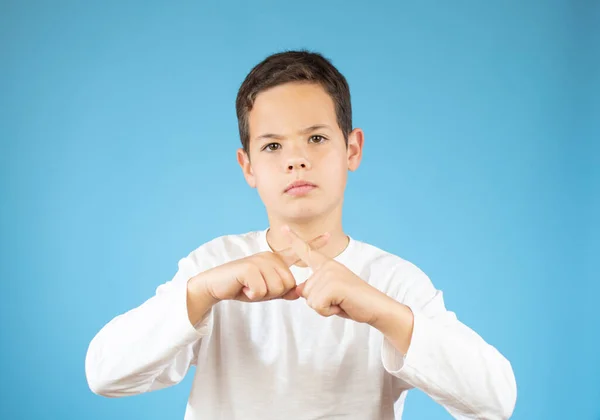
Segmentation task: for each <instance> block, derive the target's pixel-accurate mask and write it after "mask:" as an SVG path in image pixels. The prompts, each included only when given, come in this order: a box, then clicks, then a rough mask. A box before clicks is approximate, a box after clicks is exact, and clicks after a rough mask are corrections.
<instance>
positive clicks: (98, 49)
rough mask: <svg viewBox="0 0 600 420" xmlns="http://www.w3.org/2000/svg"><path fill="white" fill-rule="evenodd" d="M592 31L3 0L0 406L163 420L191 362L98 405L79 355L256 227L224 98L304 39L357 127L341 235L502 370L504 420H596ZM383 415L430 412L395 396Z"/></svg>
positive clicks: (583, 16)
mask: <svg viewBox="0 0 600 420" xmlns="http://www.w3.org/2000/svg"><path fill="white" fill-rule="evenodd" d="M417 3H418V4H417ZM599 28H600V7H599V3H598V2H592V1H588V2H586V1H572V2H567V1H517V0H514V1H503V2H497V3H494V2H479V1H472V2H467V1H455V2H442V1H439V2H429V1H424V2H406V1H403V2H391V1H389V2H373V3H370V4H368V3H367V2H366V1H364V2H348V1H335V2H331V1H305V2H280V3H278V2H248V3H247V4H246V3H244V2H239V3H237V2H231V1H229V2H216V1H205V2H200V1H197V2H182V1H180V2H164V3H156V2H152V3H150V2H143V1H128V2H121V1H102V2H100V1H97V2H84V1H66V0H65V1H54V2H50V1H8V2H7V1H2V2H1V6H0V48H1V49H0V53H1V66H0V76H1V77H0V139H1V150H0V171H1V200H2V201H1V208H0V215H1V217H0V229H1V231H0V233H1V244H0V245H1V249H0V251H1V254H0V255H1V262H2V263H1V266H0V270H1V271H0V279H1V281H2V293H0V314H1V317H2V329H1V334H2V336H1V339H2V341H1V345H2V349H1V351H0V355H1V358H0V369H1V371H2V375H3V378H2V381H0V399H1V404H0V417H1V418H6V419H17V418H18V419H34V418H35V419H58V418H60V419H84V418H85V419H113V418H123V419H164V418H183V413H184V409H185V403H186V400H187V396H188V391H189V389H190V385H191V379H192V373H193V372H190V375H188V377H186V379H185V380H184V381H183V383H181V384H180V385H178V386H175V387H172V388H169V389H167V390H163V391H159V392H156V393H151V394H146V395H141V396H136V397H130V398H126V399H106V398H103V397H99V396H96V395H94V394H92V393H91V391H90V390H89V389H88V387H87V384H86V380H85V376H84V358H85V353H86V350H87V346H88V344H89V341H90V340H91V339H92V337H93V336H94V334H95V333H96V332H97V331H98V330H99V329H100V328H101V327H102V326H103V325H104V324H105V323H106V322H108V321H109V320H110V319H111V318H112V317H113V316H116V315H117V314H119V313H122V312H125V311H127V310H128V309H131V308H133V307H135V306H137V305H139V304H141V303H142V302H143V301H144V300H146V299H147V298H148V297H150V296H151V295H152V294H153V293H154V290H155V288H156V287H157V286H158V285H159V284H161V283H163V282H165V281H168V280H170V279H171V277H172V276H173V275H174V273H175V271H176V268H177V261H178V259H179V258H181V257H182V256H185V255H187V253H188V252H189V251H191V250H192V249H194V248H196V247H197V246H199V245H200V244H201V243H203V242H205V241H207V240H209V239H212V238H213V237H215V236H220V235H223V234H227V233H241V232H245V231H248V230H254V229H262V228H264V227H266V217H265V214H264V208H263V206H262V204H261V202H260V201H259V198H258V195H257V194H256V191H255V190H252V189H250V188H248V187H247V186H246V184H245V182H244V180H243V178H242V175H241V172H240V170H239V168H238V166H237V163H236V160H235V150H236V148H237V147H239V138H238V132H237V121H236V119H235V108H234V101H235V95H236V92H237V89H238V87H239V84H240V83H241V82H242V80H243V78H244V77H245V75H246V73H247V72H248V71H249V70H250V68H251V67H252V66H254V65H255V64H256V63H258V62H259V61H260V60H262V59H263V58H264V57H266V56H267V55H268V54H270V53H273V52H277V51H280V50H283V49H292V48H309V49H312V50H315V51H319V52H322V53H323V54H324V55H326V56H327V57H329V58H330V59H332V61H333V63H334V64H335V65H336V66H338V68H339V69H340V70H341V71H342V72H343V73H344V74H345V75H346V77H347V78H348V81H349V83H350V86H351V91H352V99H353V106H354V125H355V126H357V127H361V128H363V129H364V130H365V132H366V143H365V157H364V160H363V164H362V166H361V168H360V169H359V170H358V171H357V172H356V173H353V174H351V176H350V184H349V186H348V190H347V198H346V210H345V215H344V223H345V228H346V229H347V231H348V232H349V233H350V234H351V235H353V236H354V237H355V238H357V239H361V240H365V241H368V242H370V243H373V244H375V245H377V246H380V247H382V248H384V249H386V250H388V251H391V252H394V253H396V254H397V255H400V256H402V257H403V258H406V259H408V260H410V261H412V262H414V263H415V264H417V265H418V266H419V267H420V268H422V269H423V270H424V271H425V272H426V273H427V274H428V275H429V276H430V278H431V279H432V281H433V282H434V284H435V285H436V286H437V288H439V289H441V290H443V291H444V293H445V299H446V304H447V306H448V308H449V309H451V310H453V311H455V312H456V313H457V314H458V316H459V318H460V319H461V320H462V321H464V322H465V323H467V324H468V325H469V326H471V327H472V328H474V329H475V330H476V331H477V332H479V333H480V334H481V335H482V336H483V337H484V338H485V339H486V340H487V341H489V342H490V343H491V344H493V345H495V346H496V347H497V348H498V349H499V350H500V351H501V352H502V353H504V354H505V355H506V356H507V357H508V358H509V359H510V360H511V362H512V364H513V367H514V370H515V374H516V377H517V383H518V393H519V395H518V402H517V407H516V410H515V415H514V418H516V419H567V418H569V419H600V361H599V359H600V355H599V352H598V350H597V348H596V347H595V346H596V345H597V344H598V342H599V333H598V331H599V329H598V321H599V317H598V315H597V310H596V309H597V303H596V302H595V299H596V295H597V294H598V292H599V291H600V290H599V286H598V281H597V280H598V276H597V274H596V271H595V270H594V269H595V267H594V265H595V264H596V263H597V261H598V256H599V255H600V244H599V239H598V238H599V236H600V228H599V223H598V214H600V203H599V201H600V199H599V195H600V180H599V178H600V174H599V170H598V168H599V166H600V158H599V156H600V150H599V141H600V140H599V139H600V133H599V132H598V128H599V127H598V120H599V119H600V118H598V116H600V104H599V97H600V91H599V85H600V80H599V75H600V67H599V65H598V64H599V60H598V53H599V50H600V47H599V45H600V29H599ZM594 117H596V118H595V119H594ZM405 413H406V415H405V418H406V419H444V418H450V416H449V415H448V414H447V413H446V412H445V411H444V409H443V408H441V407H440V406H437V405H436V404H435V403H433V402H432V401H431V400H430V399H429V398H428V397H427V396H426V395H424V394H423V393H421V392H420V391H416V390H415V391H412V392H411V393H410V394H409V397H408V399H407V405H406V409H405Z"/></svg>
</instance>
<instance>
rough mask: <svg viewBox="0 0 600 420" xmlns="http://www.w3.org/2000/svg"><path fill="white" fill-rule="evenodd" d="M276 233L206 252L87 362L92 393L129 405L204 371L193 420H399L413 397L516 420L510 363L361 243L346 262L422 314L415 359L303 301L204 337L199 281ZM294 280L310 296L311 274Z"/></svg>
mask: <svg viewBox="0 0 600 420" xmlns="http://www.w3.org/2000/svg"><path fill="white" fill-rule="evenodd" d="M266 232H267V230H266V229H265V230H261V231H255V232H248V233H244V234H238V235H227V236H222V237H219V238H215V239H214V240H212V241H209V242H207V243H205V244H203V245H202V246H200V247H199V248H197V249H196V250H194V251H193V252H191V253H190V254H189V255H188V256H187V257H185V258H182V259H181V260H180V261H179V266H178V271H177V273H176V274H175V276H174V278H173V279H171V281H168V282H166V283H164V284H162V285H160V286H158V288H157V290H156V294H155V295H154V296H152V297H150V298H149V299H148V300H147V301H146V302H144V303H143V304H142V305H140V306H139V307H136V308H133V309H131V310H130V311H128V312H126V313H124V314H121V315H119V316H117V317H115V318H114V319H113V320H112V321H110V322H109V323H108V324H107V325H105V326H104V327H103V328H102V329H101V330H100V331H99V332H98V334H97V335H96V336H95V337H94V338H93V340H92V341H91V343H90V346H89V349H88V353H87V356H86V364H85V368H86V375H87V378H88V383H89V386H90V388H91V389H92V391H93V392H95V393H97V394H100V395H104V396H108V397H123V396H128V395H135V394H139V393H143V392H149V391H154V390H159V389H161V388H165V387H168V386H171V385H174V384H177V383H178V382H180V381H181V380H182V379H183V378H184V376H185V375H186V374H187V372H188V371H189V368H190V366H192V365H195V366H196V369H195V376H194V380H193V386H192V389H191V392H190V395H189V399H188V405H187V409H186V412H185V419H186V420H192V419H198V420H206V419H228V420H236V419H261V420H268V419H273V420H281V419H285V420H294V419H302V420H306V419H321V418H347V419H361V420H367V419H373V420H375V419H378V420H379V419H394V418H395V419H399V418H401V416H402V411H403V407H404V401H405V398H406V392H407V390H409V389H410V388H420V389H421V390H422V391H424V392H425V393H427V394H428V395H429V396H430V397H431V398H433V399H434V400H435V401H437V402H438V403H439V404H441V405H443V406H444V407H445V408H446V410H448V412H449V413H450V414H451V415H452V416H453V417H454V418H459V419H461V418H462V419H465V418H478V419H505V418H508V417H510V415H511V413H512V410H513V409H514V404H515V399H516V392H517V390H516V383H515V378H514V374H513V370H512V367H511V365H510V363H509V361H508V360H506V359H505V358H504V357H503V356H502V355H501V354H500V353H499V352H498V351H497V350H496V349H495V348H494V347H492V346H491V345H489V344H488V343H486V342H485V341H484V340H483V339H482V338H481V337H480V336H479V335H478V334H476V333H475V332H474V331H473V330H472V329H470V328H468V327H467V326H465V325H464V324H462V323H461V322H459V321H458V320H457V318H456V316H455V314H454V313H453V312H450V311H447V310H446V308H445V307H444V302H443V298H442V293H441V292H440V291H438V290H436V289H435V288H434V286H433V285H432V283H431V281H430V280H429V278H428V277H427V276H426V275H425V274H424V273H423V271H421V270H420V269H419V268H418V267H417V266H416V265H414V264H412V263H410V262H409V261H407V260H404V259H402V258H400V257H398V256H395V255H393V254H390V253H387V252H385V251H383V250H381V249H379V248H377V247H374V246H372V245H369V244H367V243H364V242H361V241H358V240H355V239H353V238H350V243H349V245H348V247H347V248H346V249H345V250H344V252H343V253H342V254H340V255H339V256H338V257H337V258H336V259H337V260H338V261H339V262H341V263H342V264H344V265H346V266H347V267H348V268H349V269H351V270H352V271H353V272H354V273H355V274H357V275H358V276H359V277H361V278H362V279H363V280H364V281H366V282H368V283H369V284H371V285H372V286H373V287H376V288H377V289H379V290H381V291H383V292H384V293H386V294H387V295H389V296H391V297H393V298H395V299H397V300H398V301H400V302H402V303H404V304H405V305H408V306H409V307H410V308H411V309H412V311H413V312H414V316H415V318H414V331H413V336H412V342H411V346H410V349H409V351H408V353H407V355H406V357H403V355H401V354H399V352H398V351H396V349H395V348H394V347H393V346H392V345H391V344H390V343H389V342H388V341H387V340H386V339H385V337H384V336H383V335H382V334H381V333H380V332H379V331H378V330H376V329H375V328H373V327H371V326H369V325H367V324H360V323H357V322H354V321H351V320H346V319H344V318H340V317H337V316H332V317H328V318H326V317H322V316H320V315H319V314H317V313H316V312H315V311H313V310H312V309H311V308H310V307H308V305H306V302H305V301H304V299H302V298H301V299H298V300H295V301H286V300H281V299H278V300H272V301H268V302H256V303H243V302H237V301H223V302H220V303H218V304H217V305H215V306H214V307H213V309H212V311H211V312H210V313H209V314H208V315H207V316H206V318H205V319H204V320H203V321H201V322H200V323H199V324H198V325H196V326H192V325H191V324H190V322H189V319H188V317H187V307H186V284H187V280H188V279H189V278H190V277H193V276H195V275H196V274H198V273H200V272H202V271H204V270H207V269H209V268H211V267H214V266H217V265H221V264H224V263H226V262H228V261H231V260H235V259H238V258H242V257H244V256H248V255H251V254H254V253H257V252H261V251H268V250H270V248H269V245H268V243H267V241H266ZM291 269H292V272H293V274H294V276H295V278H296V281H297V283H298V284H299V283H301V282H303V281H304V280H306V279H307V278H308V277H309V276H310V274H311V270H310V268H301V267H297V266H293V267H292V268H291ZM173 418H175V416H173Z"/></svg>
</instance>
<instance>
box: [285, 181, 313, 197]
mask: <svg viewBox="0 0 600 420" xmlns="http://www.w3.org/2000/svg"><path fill="white" fill-rule="evenodd" d="M313 188H316V185H315V184H313V183H312V182H308V181H300V180H299V181H294V182H292V183H291V184H289V185H288V186H287V187H286V189H285V192H286V193H290V194H294V195H295V194H297V193H304V192H308V191H310V190H312V189H313Z"/></svg>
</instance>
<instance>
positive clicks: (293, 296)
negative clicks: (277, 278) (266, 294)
mask: <svg viewBox="0 0 600 420" xmlns="http://www.w3.org/2000/svg"><path fill="white" fill-rule="evenodd" d="M299 297H300V294H299V293H298V292H297V287H295V288H293V289H292V290H290V291H289V292H287V293H286V294H285V295H283V296H281V299H285V300H296V299H298V298H299Z"/></svg>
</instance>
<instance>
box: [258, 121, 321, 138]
mask: <svg viewBox="0 0 600 420" xmlns="http://www.w3.org/2000/svg"><path fill="white" fill-rule="evenodd" d="M323 128H325V129H328V130H331V127H329V126H328V125H327V124H315V125H311V126H310V127H306V128H303V129H302V130H299V131H298V134H308V133H310V132H313V131H316V130H321V129H323ZM284 137H285V136H282V135H279V134H272V133H267V134H261V135H260V136H258V137H256V139H255V140H256V141H258V140H265V139H278V140H281V139H283V138H284Z"/></svg>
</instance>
